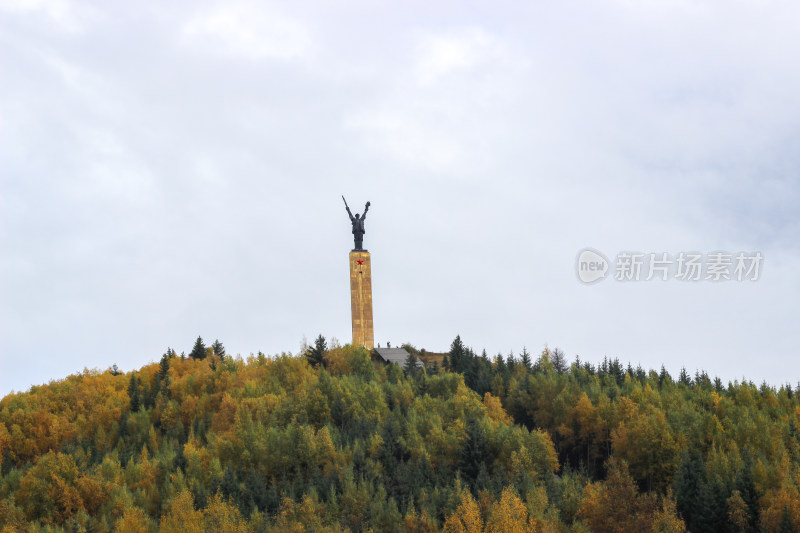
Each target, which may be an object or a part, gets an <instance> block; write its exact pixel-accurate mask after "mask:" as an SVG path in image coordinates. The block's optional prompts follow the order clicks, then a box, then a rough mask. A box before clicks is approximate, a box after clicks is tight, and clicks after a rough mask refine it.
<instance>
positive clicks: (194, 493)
mask: <svg viewBox="0 0 800 533" xmlns="http://www.w3.org/2000/svg"><path fill="white" fill-rule="evenodd" d="M217 343H218V341H217V342H215V343H214V346H212V349H210V350H208V349H206V348H205V346H204V345H203V344H202V339H200V338H198V342H197V343H196V347H197V348H198V349H197V351H196V353H195V350H193V351H192V356H191V357H189V358H185V359H184V358H180V357H176V356H175V352H174V351H173V350H172V349H170V348H168V349H167V352H166V353H164V355H163V356H162V357H161V359H160V361H159V362H158V363H153V364H150V365H147V366H145V367H143V368H141V369H139V370H137V371H136V372H131V373H128V374H125V373H122V372H119V371H117V372H108V371H106V372H93V371H86V372H84V373H82V374H80V375H75V376H69V377H67V378H66V379H64V380H62V381H54V382H51V383H50V384H49V385H46V386H41V387H33V388H32V389H31V390H30V391H28V392H26V393H18V394H12V395H9V396H7V397H5V398H3V399H2V400H0V457H1V458H2V464H1V465H0V474H1V475H2V477H0V530H9V531H14V530H27V531H46V530H51V531H61V530H62V529H63V530H70V531H72V530H76V531H79V530H86V531H110V530H112V529H113V530H115V531H144V530H151V531H155V530H162V531H185V530H214V531H310V530H313V531H320V532H323V531H341V530H343V529H349V530H350V531H352V532H356V531H368V530H373V531H440V530H444V531H462V530H464V528H467V529H468V530H474V531H506V530H508V531H524V530H532V531H568V530H574V531H589V530H592V531H685V529H686V528H687V527H688V528H689V529H690V530H691V531H692V532H702V531H757V530H764V531H789V530H794V529H795V524H798V523H800V475H798V472H800V465H799V464H798V460H799V459H798V457H799V456H800V435H798V433H799V432H798V430H797V428H798V423H800V396H798V395H797V394H796V393H795V391H791V388H790V387H785V386H784V387H781V388H780V390H777V391H776V390H775V389H774V388H771V387H769V386H766V385H764V384H762V385H761V386H758V387H757V386H755V385H754V384H752V383H749V382H743V383H738V382H734V383H729V384H728V385H727V386H723V385H722V384H721V383H720V382H719V380H717V379H711V378H710V377H709V376H708V375H707V374H706V373H705V372H697V373H695V375H694V377H693V378H692V377H690V376H689V374H688V372H686V371H685V370H683V371H682V372H681V376H680V378H679V379H678V380H677V381H673V380H672V378H671V377H670V376H669V374H668V373H667V372H666V370H664V369H663V368H662V369H661V371H660V372H655V371H650V372H645V371H644V370H643V369H641V368H638V367H637V368H633V367H632V366H631V365H627V366H625V365H623V364H621V363H620V362H619V361H618V360H616V359H610V360H609V359H605V360H603V361H602V362H601V363H600V364H599V365H597V366H594V365H592V364H591V363H588V362H583V361H581V360H580V359H577V358H576V360H575V361H574V362H573V363H572V364H570V365H567V363H566V362H565V357H564V354H563V353H561V352H560V351H559V350H557V349H556V350H552V351H551V350H549V349H545V350H543V351H542V353H541V355H540V356H539V357H538V358H537V359H535V360H534V361H531V357H530V354H528V352H527V350H525V349H523V351H522V356H521V358H520V359H521V360H515V359H514V358H513V356H509V357H507V358H506V357H503V356H502V355H498V356H497V357H495V358H494V360H490V358H489V357H488V356H487V355H486V353H485V351H484V352H482V353H481V354H480V355H476V353H475V352H474V351H473V350H472V348H470V347H469V346H466V345H465V344H464V342H463V341H462V340H461V338H460V337H457V338H456V339H455V340H454V341H453V343H452V345H451V349H450V351H449V352H448V354H447V359H446V361H447V365H448V366H449V367H450V368H451V370H454V371H448V370H447V369H439V371H438V372H426V371H425V370H423V369H421V368H418V367H417V366H416V365H413V366H412V364H411V362H410V361H409V362H408V363H409V364H407V365H406V367H407V368H406V370H407V372H403V370H402V369H401V368H399V367H398V366H397V365H389V366H386V367H383V366H376V365H375V364H374V363H373V362H372V361H371V359H370V357H369V353H368V352H367V351H366V350H365V349H364V348H361V347H354V346H349V345H348V346H341V347H338V346H337V347H332V348H330V349H329V348H328V347H327V344H326V343H325V339H324V337H322V336H319V337H318V338H317V340H316V341H315V344H314V347H312V348H311V349H310V350H309V352H306V353H304V354H303V356H301V357H292V356H289V355H279V356H274V357H267V356H265V355H264V354H261V353H259V354H258V355H257V356H251V357H249V358H247V360H243V359H242V358H241V357H236V358H234V357H230V356H225V357H220V356H221V355H223V350H224V348H222V347H221V345H220V346H216V345H217ZM410 348H413V347H410ZM409 351H410V352H411V353H412V354H413V355H415V356H416V355H417V353H418V352H417V351H416V350H415V349H414V350H409ZM208 354H211V359H210V361H209V360H202V359H203V358H204V357H206V356H207V355H208ZM201 355H202V357H200V356H201ZM526 359H527V360H528V361H527V363H526ZM210 363H214V364H210ZM790 391H791V393H790ZM556 474H558V475H556ZM459 528H462V529H459Z"/></svg>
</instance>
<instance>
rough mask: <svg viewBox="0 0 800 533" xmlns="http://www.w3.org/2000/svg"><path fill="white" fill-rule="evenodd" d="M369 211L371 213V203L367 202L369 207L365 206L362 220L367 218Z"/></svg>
mask: <svg viewBox="0 0 800 533" xmlns="http://www.w3.org/2000/svg"><path fill="white" fill-rule="evenodd" d="M367 211H369V202H367V205H365V206H364V214H363V215H361V220H364V219H365V218H367Z"/></svg>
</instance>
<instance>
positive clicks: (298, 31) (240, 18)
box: [183, 3, 312, 61]
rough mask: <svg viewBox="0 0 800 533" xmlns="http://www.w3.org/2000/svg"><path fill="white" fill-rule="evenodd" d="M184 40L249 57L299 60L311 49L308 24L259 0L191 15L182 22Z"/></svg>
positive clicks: (210, 48) (211, 49) (208, 48)
mask: <svg viewBox="0 0 800 533" xmlns="http://www.w3.org/2000/svg"><path fill="white" fill-rule="evenodd" d="M183 34H184V37H185V39H186V41H187V42H189V43H192V44H201V45H203V46H204V47H205V48H206V49H207V50H209V51H214V50H215V49H216V48H217V47H220V46H222V47H224V48H225V49H226V50H227V51H228V52H229V53H231V54H234V55H237V56H242V57H245V58H248V59H262V58H271V59H279V60H284V61H288V60H298V59H300V58H302V57H304V56H306V55H308V54H309V53H310V51H311V50H312V38H311V34H310V32H309V29H308V27H307V26H306V25H305V24H303V23H302V22H301V21H300V20H298V19H295V18H292V17H289V16H286V15H283V14H281V13H279V12H277V11H275V10H268V9H267V8H266V7H264V6H263V5H262V4H259V3H238V4H227V3H226V4H223V5H220V6H217V7H215V8H213V9H211V10H208V11H205V12H202V13H200V14H199V15H196V16H194V17H192V18H191V19H190V20H189V21H188V22H187V23H186V24H185V26H184V28H183Z"/></svg>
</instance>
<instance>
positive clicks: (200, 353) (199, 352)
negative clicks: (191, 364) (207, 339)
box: [189, 335, 206, 359]
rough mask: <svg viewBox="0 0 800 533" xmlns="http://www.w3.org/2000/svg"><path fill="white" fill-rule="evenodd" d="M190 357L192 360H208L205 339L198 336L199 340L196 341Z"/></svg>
mask: <svg viewBox="0 0 800 533" xmlns="http://www.w3.org/2000/svg"><path fill="white" fill-rule="evenodd" d="M189 357H191V358H192V359H205V358H206V345H205V344H204V343H203V339H202V338H201V337H200V336H199V335H198V336H197V340H196V341H194V347H193V348H192V351H191V353H189Z"/></svg>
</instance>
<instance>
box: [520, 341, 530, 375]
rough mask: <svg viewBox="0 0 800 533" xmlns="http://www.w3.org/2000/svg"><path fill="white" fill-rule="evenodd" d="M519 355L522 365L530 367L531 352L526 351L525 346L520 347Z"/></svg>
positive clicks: (528, 368)
mask: <svg viewBox="0 0 800 533" xmlns="http://www.w3.org/2000/svg"><path fill="white" fill-rule="evenodd" d="M519 357H520V362H521V363H522V366H524V367H525V368H526V369H527V370H530V369H531V354H530V353H528V349H527V348H526V347H524V346H523V347H522V355H520V356H519Z"/></svg>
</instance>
